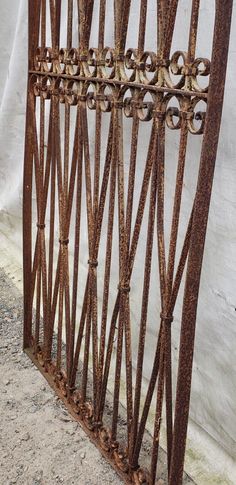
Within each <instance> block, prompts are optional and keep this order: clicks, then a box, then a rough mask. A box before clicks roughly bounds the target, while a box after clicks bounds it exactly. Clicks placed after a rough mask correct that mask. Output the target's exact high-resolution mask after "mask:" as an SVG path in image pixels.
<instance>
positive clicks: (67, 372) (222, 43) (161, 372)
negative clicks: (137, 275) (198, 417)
mask: <svg viewBox="0 0 236 485" xmlns="http://www.w3.org/2000/svg"><path fill="white" fill-rule="evenodd" d="M178 3H180V2H178V0H157V2H156V11H155V14H154V15H153V16H152V19H151V21H152V25H149V24H150V22H149V23H148V22H147V11H148V8H149V1H148V0H140V1H136V0H134V1H133V2H131V0H114V3H113V2H111V1H108V2H106V0H100V1H99V2H94V0H78V2H73V1H72V0H67V1H66V2H65V1H64V2H63V1H61V0H50V1H47V0H34V1H31V0H29V78H28V96H27V117H26V141H25V165H24V208H23V220H24V227H23V234H24V312H25V321H24V348H25V351H26V352H27V353H28V354H29V356H30V357H31V359H32V360H33V362H35V363H36V365H38V367H39V368H40V370H41V371H42V373H43V374H44V375H45V376H46V378H47V379H48V381H49V382H50V384H51V385H52V386H53V387H54V388H55V390H56V392H58V394H59V395H60V396H61V397H62V399H63V400H64V402H66V405H67V406H68V408H69V410H70V411H71V412H72V413H73V415H74V416H76V417H77V419H78V420H79V421H80V422H81V423H82V425H83V426H84V428H85V430H86V432H87V433H88V434H89V436H90V437H91V439H92V440H93V441H94V442H95V443H96V444H97V445H98V446H99V447H100V449H101V450H102V453H103V454H105V456H106V457H107V459H108V460H109V461H111V462H112V464H113V465H115V466H116V468H117V469H118V471H119V473H120V475H121V476H122V478H123V479H124V481H125V482H126V483H132V484H141V483H143V484H145V483H147V484H152V485H154V484H155V483H156V480H157V478H159V477H160V470H159V468H158V453H159V438H160V427H161V421H162V408H163V402H164V400H165V403H166V404H165V420H166V426H165V427H166V435H167V462H168V463H167V469H168V473H167V476H168V478H166V479H165V480H166V483H168V484H169V485H180V484H181V483H182V479H183V466H184V454H185V446H186V434H187V424H188V416H189V400H190V387H191V373H192V361H193V349H194V334H195V322H196V311H197V302H198V291H199V283H200V274H201V266H202V257H203V250H204V241H205V234H206V226H207V219H208V210H209V202H210V196H211V188H212V181H213V174H214V165H215V158H216V151H217V143H218V136H219V128H220V121H221V111H222V102H223V93H224V84H225V71H226V64H227V55H228V42H229V33H230V22H231V10H232V0H216V2H213V6H214V8H215V24H214V37H213V48H212V57H211V59H210V60H208V59H206V58H196V42H197V33H198V21H199V9H200V0H192V1H191V2H189V9H190V13H191V15H190V21H189V26H188V35H189V38H188V42H187V43H186V52H183V51H176V52H174V53H172V41H173V34H174V29H175V24H176V17H177V13H178ZM134 4H135V7H136V13H137V16H136V19H137V23H138V26H139V27H138V35H137V44H136V45H135V46H134V47H132V48H131V47H129V46H127V32H128V28H130V9H131V7H132V6H133V5H134ZM65 6H66V8H67V18H66V19H65V16H64V15H62V12H63V8H64V7H65ZM95 7H96V8H95ZM98 8H99V12H98V19H99V20H98V40H97V45H96V47H91V45H90V36H91V30H92V28H94V23H93V22H94V16H96V13H97V12H96V11H97V9H98ZM110 10H112V11H113V16H114V22H113V24H114V45H112V46H109V47H107V46H106V44H105V41H104V39H105V31H106V28H107V18H108V11H110ZM109 18H110V17H109ZM149 20H150V19H149ZM132 21H133V20H132ZM65 22H67V34H66V37H67V38H66V46H63V45H61V36H62V34H61V32H62V26H63V25H64V23H65ZM92 26H93V27H92ZM131 28H132V25H131ZM151 28H153V29H154V30H153V31H155V28H156V31H157V36H156V37H157V38H156V49H155V51H147V50H146V47H145V46H146V34H147V32H148V31H150V29H151ZM73 32H78V38H77V41H76V42H75V45H74V44H73V41H72V40H74V38H73V35H74V34H73ZM203 76H204V79H206V80H207V82H206V83H205V87H202V84H201V79H202V77H203ZM91 113H94V117H93V118H91ZM125 120H128V121H129V123H130V125H129V126H130V127H131V128H130V135H129V146H130V153H129V155H127V153H126V154H124V153H125V150H124V132H125V130H126V125H125V123H126V121H125ZM143 123H144V124H146V125H148V126H149V132H148V131H146V132H145V137H146V138H147V140H146V141H147V142H148V143H147V144H146V145H145V142H144V139H141V143H143V144H144V145H145V147H144V148H143V149H142V150H144V151H145V150H146V154H145V157H143V156H142V160H141V162H142V163H141V164H140V163H139V179H138V183H137V163H138V162H137V160H138V157H139V150H140V149H139V143H140V136H141V135H140V132H141V126H142V124H143ZM91 124H93V126H94V129H95V131H94V133H93V131H92V130H91ZM104 124H106V126H107V131H106V134H104V133H105V132H104ZM72 127H73V129H72ZM169 130H176V131H178V133H179V139H178V146H179V148H178V161H177V168H176V181H175V184H174V185H175V189H174V203H173V210H172V222H171V229H170V231H169V233H168V231H167V233H165V215H164V201H165V171H166V141H167V136H168V135H167V133H168V132H169ZM72 132H73V140H72ZM192 135H197V136H199V137H201V138H202V148H201V156H200V163H199V169H198V176H197V186H196V191H195V193H194V196H193V200H192V207H191V210H190V211H189V222H188V224H187V228H186V232H185V235H184V238H183V240H182V241H181V243H180V244H181V250H180V251H178V250H177V246H178V244H179V242H178V241H179V240H180V236H179V225H180V216H181V207H182V195H183V187H184V174H185V170H186V152H187V148H188V140H189V137H191V136H192ZM125 143H126V145H127V140H126V141H125ZM142 153H143V151H142ZM140 173H141V176H140ZM140 180H141V182H140ZM86 218H87V222H86ZM117 222H118V229H117V233H115V227H114V226H115V225H116V226H117ZM143 227H145V231H144V233H142V228H143ZM35 228H36V232H35ZM57 233H58V234H57ZM104 234H105V239H104V241H105V242H104V243H103V246H102V253H103V254H101V238H102V237H103V236H104ZM141 234H142V235H141ZM166 234H167V235H168V236H167V235H166ZM86 237H87V246H88V251H87V252H88V255H87V254H85V253H86V251H85V252H84V253H83V252H82V250H81V241H82V239H83V238H86ZM141 239H142V241H145V246H146V249H145V251H144V254H142V258H141V259H140V257H139V260H138V264H140V261H142V264H143V280H142V281H139V284H140V286H141V288H142V295H141V300H140V301H136V302H135V306H136V307H137V308H138V307H140V313H141V317H140V321H138V322H136V323H135V324H134V322H133V321H132V320H133V312H131V306H132V285H133V284H134V280H133V273H134V268H135V265H136V264H137V251H138V248H139V247H140V240H141ZM117 241H118V242H117ZM72 243H73V244H72ZM142 244H144V243H142ZM114 248H115V249H114ZM114 251H115V254H114ZM155 258H156V260H158V264H157V265H156V267H155V270H156V274H154V281H155V286H156V288H157V286H159V288H160V298H159V299H160V308H161V312H160V315H159V314H158V313H157V312H156V317H155V319H156V325H155V328H156V335H155V337H153V338H154V347H155V348H154V350H153V351H150V349H148V347H147V345H146V335H147V326H148V308H149V305H150V302H151V299H152V298H153V294H154V293H153V292H152V293H150V286H151V273H153V270H152V267H153V260H154V259H155ZM85 259H86V262H87V260H88V268H87V275H86V279H85V282H83V281H84V280H83V277H82V276H80V275H81V271H82V270H81V264H82V265H83V264H84V261H85ZM182 280H185V287H184V288H185V289H184V296H183V305H182V322H181V331H180V345H179V363H178V377H177V386H176V396H175V399H173V389H172V388H173V385H172V349H171V344H172V337H171V328H172V322H173V319H174V316H173V315H174V310H175V305H176V300H177V297H178V295H179V290H180V285H181V282H182ZM114 281H117V290H116V294H115V290H114ZM136 284H137V282H136ZM78 293H80V295H81V294H82V293H83V297H82V299H81V297H80V302H81V303H80V304H78V301H77V298H78ZM114 294H115V297H114V298H113V297H112V295H114ZM134 334H135V339H136V341H137V342H138V343H137V345H136V347H135V345H134V343H133V338H134ZM134 348H135V349H136V350H137V355H134V353H133V352H132V350H134ZM147 353H149V354H150V355H149V359H150V360H151V361H152V368H151V371H150V375H149V379H148V383H147V386H146V390H145V392H144V389H145V387H142V385H143V384H142V383H143V373H144V359H145V354H147ZM90 363H91V367H92V374H91V373H90ZM123 368H124V369H123ZM110 377H111V378H110ZM109 379H110V381H112V382H110V384H109ZM122 379H123V380H122ZM123 381H124V382H125V389H126V391H125V393H126V400H125V409H126V411H125V412H126V417H125V419H123V418H122V413H123V414H124V409H123V411H122V409H121V408H122V406H121V404H120V393H121V385H123V384H122V383H123ZM174 403H175V406H174V409H173V404H174ZM152 407H154V408H155V413H154V420H153V433H152V437H150V436H149V438H148V439H149V442H150V443H151V446H150V449H149V452H148V456H146V458H145V457H144V458H143V455H142V453H143V451H142V450H143V445H144V443H145V442H146V440H147V438H146V435H145V433H146V431H145V429H146V427H147V422H148V419H149V415H150V412H151V408H152ZM107 410H108V411H109V412H107ZM120 430H122V433H120ZM119 433H120V434H119ZM150 440H151V441H150ZM148 461H150V463H149V462H148ZM143 462H144V465H143Z"/></svg>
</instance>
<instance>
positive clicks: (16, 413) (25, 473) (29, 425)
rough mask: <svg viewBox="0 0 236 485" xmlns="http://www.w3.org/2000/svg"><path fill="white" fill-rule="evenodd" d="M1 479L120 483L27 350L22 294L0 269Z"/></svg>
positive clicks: (27, 483)
mask: <svg viewBox="0 0 236 485" xmlns="http://www.w3.org/2000/svg"><path fill="white" fill-rule="evenodd" d="M0 387H1V399H0V416H1V419H0V485H13V484H17V485H52V484H60V483H63V484H64V485H73V484H76V485H109V484H114V485H121V483H122V482H121V481H120V480H119V478H118V476H117V475H116V473H115V472H114V471H113V469H112V468H111V467H110V465H108V464H107V462H106V461H105V460H104V459H103V458H102V456H101V455H100V453H99V451H98V450H97V449H96V448H95V447H94V445H92V444H91V442H90V441H89V439H88V438H87V436H86V435H85V433H84V431H83V430H82V429H81V428H80V426H79V425H78V424H77V423H76V422H75V421H73V419H72V418H71V417H70V415H69V414H68V412H67V411H66V410H65V408H64V407H63V405H62V404H61V402H60V401H59V399H58V398H57V397H56V396H55V394H54V393H53V391H52V390H51V389H50V388H49V386H48V385H47V383H46V381H45V379H44V378H43V377H42V376H41V374H40V372H39V371H38V370H37V369H36V368H35V367H34V366H33V364H31V362H30V361H29V359H28V357H27V356H26V355H25V354H24V353H23V352H22V297H21V295H20V293H19V292H18V290H17V289H16V287H15V286H14V279H9V277H8V276H7V275H6V274H5V273H4V272H3V271H2V270H1V269H0Z"/></svg>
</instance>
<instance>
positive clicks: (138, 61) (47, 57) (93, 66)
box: [35, 47, 210, 93]
mask: <svg viewBox="0 0 236 485" xmlns="http://www.w3.org/2000/svg"><path fill="white" fill-rule="evenodd" d="M35 70H36V71H40V72H45V73H50V72H53V73H55V74H58V75H60V74H66V75H68V76H80V77H85V78H87V79H90V78H94V77H98V78H100V79H104V80H105V79H108V80H111V79H115V80H116V81H120V82H127V81H128V82H130V83H132V82H134V83H141V84H143V85H156V86H159V87H162V88H168V89H181V90H182V91H183V92H184V91H195V92H199V93H205V92H207V90H208V83H207V84H206V86H203V87H201V83H200V80H199V79H200V78H201V77H203V76H204V77H205V78H206V77H208V76H209V75H210V61H209V60H208V59H205V58H197V59H195V60H194V61H193V62H189V60H188V55H187V53H186V52H184V51H176V52H174V53H173V55H172V57H171V59H162V58H159V57H158V56H157V54H156V53H155V52H152V51H145V52H143V53H142V54H139V53H138V50H137V49H131V48H129V49H127V51H126V52H125V54H124V55H123V54H122V55H121V54H118V53H117V52H116V51H115V49H112V48H110V47H105V48H104V49H103V50H101V51H100V50H99V49H97V48H94V47H90V48H89V49H88V51H87V52H85V53H81V52H80V51H79V49H76V48H71V49H69V50H68V49H66V48H61V49H60V50H59V51H57V50H55V49H54V50H53V49H52V48H49V47H45V48H42V47H38V48H37V49H36V52H35Z"/></svg>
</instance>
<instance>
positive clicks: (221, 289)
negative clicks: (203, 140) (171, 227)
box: [0, 0, 236, 484]
mask: <svg viewBox="0 0 236 485" xmlns="http://www.w3.org/2000/svg"><path fill="white" fill-rule="evenodd" d="M26 3H27V2H26V1H25V0H21V1H17V0H11V2H9V1H7V0H1V2H0V47H1V78H0V251H2V253H1V256H0V262H1V260H2V262H3V259H4V264H5V265H6V266H8V267H9V268H10V270H14V271H15V268H16V267H17V264H18V266H19V265H20V266H21V209H22V167H23V165H22V163H23V145H24V123H25V92H26V69H27V9H26ZM189 3H190V2H189V0H181V1H180V10H179V19H178V29H177V32H176V35H175V38H174V49H176V48H178V49H186V20H187V19H188V15H189ZM138 4H139V1H138V0H133V13H132V22H131V26H132V29H131V28H130V30H129V42H128V43H129V44H130V45H133V44H134V43H135V42H136V40H135V39H136V28H137V21H136V13H135V9H136V8H137V5H138ZM154 4H155V2H154V0H152V1H151V2H150V7H149V21H150V24H149V25H151V16H152V5H154ZM213 7H214V1H213V0H203V1H202V7H201V15H200V25H201V30H200V39H199V42H198V51H197V55H199V56H200V55H201V56H209V55H210V50H211V39H210V37H209V33H210V31H211V27H212V24H213V11H214V9H213ZM95 25H96V22H95V24H94V26H95ZM110 26H112V23H110ZM235 32H236V12H235V13H234V15H233V25H232V35H231V44H230V52H229V65H228V73H227V82H226V94H225V102H224V111H223V120H222V129H221V135H220V143H219V150H218V156H217V163H216V173H215V181H214V190H213V197H212V202H211V210H210V217H209V225H208V234H207V242H206V249H205V257H204V266H203V272H202V282H201V291H200V299H199V309H198V324H197V334H196V347H195V356H194V369H193V384H192V399H191V418H192V423H191V425H190V438H191V440H190V443H189V450H190V451H191V452H190V451H189V454H188V458H187V466H189V469H190V471H191V472H192V474H193V475H194V476H195V479H196V481H197V483H199V484H205V483H206V484H209V483H221V484H224V483H225V484H226V483H236V476H235V474H236V471H235V466H234V465H235V463H234V460H235V459H236V419H235V411H236V377H235V374H236V373H235V368H236V353H235V342H236V163H235V152H236V137H235V133H236V110H235V103H236V87H235V79H236V44H235V40H236V39H235ZM93 37H94V42H93V39H92V41H91V45H93V44H95V38H96V37H95V33H94V36H93ZM110 37H111V32H109V31H107V42H109V38H110ZM153 37H154V33H153V32H152V31H151V30H150V33H149V36H148V39H147V47H148V48H150V49H151V48H152V47H153ZM128 129H129V128H128V125H127V133H129V132H128ZM92 130H93V128H91V134H92ZM143 137H144V138H143V140H144V139H145V131H144V132H143ZM127 140H128V134H127ZM177 140H178V137H177V135H176V136H175V135H173V137H172V138H171V137H170V140H169V146H168V149H167V159H168V160H171V158H174V157H175V156H176V145H177ZM144 144H145V140H144ZM199 147H200V140H199V139H197V138H194V140H192V139H191V140H190V146H189V148H190V150H189V156H188V159H187V165H188V170H187V173H186V180H185V189H184V201H185V203H186V207H187V206H188V202H190V200H191V195H192V193H193V191H194V186H195V185H194V184H195V182H194V174H195V173H196V160H197V159H198V156H199ZM140 153H141V155H140V156H142V147H141V152H140ZM167 165H168V166H167V183H169V185H170V186H171V184H172V185H173V180H174V177H173V170H172V168H171V164H170V163H169V164H167ZM138 176H141V170H140V171H139V170H138ZM187 212H188V210H187V208H186V210H185V211H184V212H183V225H184V221H186V218H187ZM169 216H170V204H169V203H168V202H167V219H168V218H169ZM144 241H145V240H144ZM84 244H85V242H84ZM143 245H144V243H143ZM142 254H143V248H142V250H141V252H140V253H139V254H138V255H137V256H138V258H140V261H141V259H142ZM13 261H15V262H16V265H13V266H12V264H13ZM84 263H85V264H84V271H85V265H86V258H85V261H84ZM154 270H155V266H154ZM135 276H136V281H139V280H140V277H142V275H141V274H140V272H139V270H136V273H135ZM134 281H135V278H134ZM114 291H115V289H114ZM139 294H140V293H139V288H138V285H137V284H135V283H134V284H133V296H132V299H133V300H132V301H133V306H132V308H133V314H132V315H133V318H134V321H137V320H138V319H139V318H140V315H139V312H138V310H137V309H136V307H137V305H136V301H137V299H136V298H138V297H139ZM158 307H159V304H158V302H157V303H155V304H153V305H151V308H150V312H149V325H150V328H149V333H148V336H147V344H148V345H149V346H150V355H151V350H152V348H153V334H155V325H156V323H155V322H156V310H157V308H158ZM179 316H180V307H177V311H176V323H175V324H174V326H173V336H174V343H173V355H174V361H176V359H177V350H176V348H177V346H178V339H179ZM152 322H154V323H152ZM133 333H134V332H133ZM134 342H135V335H134ZM148 355H149V353H148ZM150 365H151V361H150V360H149V358H148V357H147V359H146V361H145V373H146V377H147V378H148V375H149V372H150ZM207 436H210V437H212V438H214V439H215V440H216V442H217V443H218V444H219V445H220V447H222V449H224V450H225V451H226V452H227V455H228V458H227V455H226V454H225V455H223V454H220V453H221V452H220V448H219V450H218V452H219V457H221V458H220V459H221V460H223V459H224V460H225V462H224V463H222V462H218V463H217V461H218V459H217V458H216V448H215V447H214V446H215V445H214V441H211V440H210V438H209V442H208V441H207V440H208V438H207ZM202 443H204V446H205V448H204V447H203V448H202V455H201V453H200V454H199V449H201V445H202ZM212 450H214V451H212ZM191 453H192V458H194V460H193V461H195V465H194V464H193V461H191ZM204 455H205V458H204ZM206 455H208V456H207V457H206ZM217 456H218V455H217ZM229 456H231V457H232V460H230V458H229ZM223 457H224V458H223ZM207 459H209V462H212V463H213V462H215V463H214V466H215V467H216V469H217V468H219V469H220V470H221V472H222V475H221V477H220V478H219V474H218V475H216V476H215V478H214V476H213V475H212V473H211V477H213V479H214V480H213V481H211V479H210V478H209V476H208V478H206V477H207V473H206V469H207V467H208V464H207ZM220 459H219V460H220ZM204 460H206V463H205V464H204V463H203V462H204ZM196 461H197V463H198V465H197V466H196ZM201 462H202V463H201ZM201 466H202V467H203V468H204V470H205V471H202V469H201ZM209 466H210V465H209ZM194 467H195V468H196V469H195V468H194ZM209 469H210V468H209ZM199 477H200V478H199ZM227 477H228V478H227ZM230 478H231V482H230ZM217 480H218V481H217Z"/></svg>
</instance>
